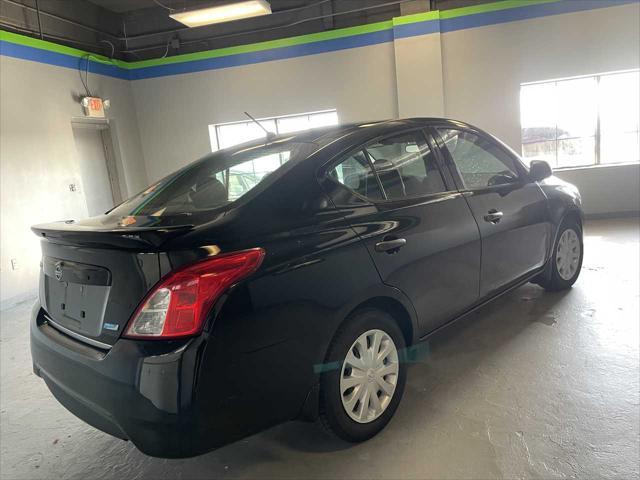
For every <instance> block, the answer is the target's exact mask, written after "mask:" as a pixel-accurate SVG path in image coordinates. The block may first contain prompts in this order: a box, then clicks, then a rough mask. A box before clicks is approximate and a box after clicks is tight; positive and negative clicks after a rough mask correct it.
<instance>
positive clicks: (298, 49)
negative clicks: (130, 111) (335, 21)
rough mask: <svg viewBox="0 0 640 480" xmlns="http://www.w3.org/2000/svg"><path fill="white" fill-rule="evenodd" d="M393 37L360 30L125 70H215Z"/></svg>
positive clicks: (149, 74)
mask: <svg viewBox="0 0 640 480" xmlns="http://www.w3.org/2000/svg"><path fill="white" fill-rule="evenodd" d="M391 41H393V31H392V30H382V31H379V32H371V33H364V34H361V35H355V36H353V37H345V38H336V39H332V40H323V41H321V42H316V43H306V44H302V45H294V46H291V47H281V48H274V49H271V50H264V51H261V52H250V53H240V54H237V55H229V56H226V57H217V58H207V59H205V60H194V61H192V62H183V63H173V64H168V65H158V66H153V67H145V68H139V69H133V70H130V71H129V74H130V77H131V79H132V80H139V79H143V78H154V77H163V76H166V75H179V74H181V73H193V72H202V71H205V70H217V69H219V68H229V67H237V66H240V65H250V64H253V63H261V62H269V61H271V60H284V59H287V58H295V57H303V56H307V55H316V54H318V53H326V52H335V51H338V50H346V49H350V48H357V47H366V46H369V45H376V44H380V43H387V42H391Z"/></svg>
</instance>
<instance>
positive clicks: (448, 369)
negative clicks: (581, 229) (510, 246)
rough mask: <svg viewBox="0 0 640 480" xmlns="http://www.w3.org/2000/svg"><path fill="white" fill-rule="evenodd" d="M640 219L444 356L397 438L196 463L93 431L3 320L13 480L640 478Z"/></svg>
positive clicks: (468, 331)
mask: <svg viewBox="0 0 640 480" xmlns="http://www.w3.org/2000/svg"><path fill="white" fill-rule="evenodd" d="M639 233H640V221H639V220H638V219H626V220H607V221H594V222H590V223H589V224H588V225H587V228H586V239H585V243H586V256H585V260H584V267H583V272H582V276H581V277H580V279H579V280H578V283H577V284H576V285H575V287H574V288H573V289H572V290H570V291H567V292H562V293H557V294H549V293H545V292H543V291H542V290H541V289H540V288H538V287H537V286H534V285H526V286H524V287H522V288H520V289H518V290H516V291H514V292H512V293H511V294H509V295H507V296H505V297H503V298H502V299H500V300H498V301H497V302H495V303H493V304H492V305H490V306H487V307H486V308H484V309H482V310H481V311H479V312H477V313H476V314H474V315H472V316H471V318H468V319H465V320H463V321H461V322H459V323H458V324H457V325H455V326H453V327H451V328H449V329H448V330H447V331H445V332H443V333H442V334H439V335H438V336H437V337H436V338H433V339H432V340H431V342H430V354H429V355H428V356H427V358H426V359H425V360H424V361H423V362H421V363H419V364H416V365H414V366H412V368H411V369H410V371H409V380H408V384H407V389H406V392H405V397H404V399H403V401H402V403H401V405H400V408H399V410H398V412H397V414H396V416H395V418H394V420H393V421H392V422H391V424H390V425H389V426H388V427H387V429H386V430H385V431H383V432H382V434H380V435H379V436H378V437H376V438H374V439H372V440H370V441H369V442H367V443H364V444H360V445H348V444H345V443H342V442H340V441H337V440H334V439H333V438H331V437H329V436H327V435H326V434H324V433H323V432H322V431H321V430H320V428H319V427H318V426H317V425H313V424H303V423H289V424H286V425H282V426H279V427H276V428H273V429H271V430H269V431H267V432H264V433H261V434H259V435H255V436H253V437H251V438H248V439H245V440H243V441H240V442H238V443H235V444H233V445H230V446H227V447H225V448H222V449H220V450H218V451H216V452H213V453H210V454H208V455H204V456H201V457H198V458H195V459H189V460H159V459H153V458H149V457H145V456H144V455H142V454H141V453H139V452H138V451H137V450H136V449H135V448H134V447H133V446H132V445H131V444H130V443H125V442H122V441H120V440H116V439H113V438H111V437H109V436H107V435H105V434H102V433H100V432H98V431H97V430H94V429H93V428H91V427H89V426H87V425H85V424H83V423H82V422H81V421H80V420H77V419H76V418H75V417H73V416H72V415H71V414H70V413H68V412H67V411H66V410H64V408H62V407H61V406H60V405H58V403H57V402H56V401H55V400H54V399H53V397H52V396H51V395H50V393H49V392H48V390H47V389H46V387H45V385H44V383H43V382H42V381H41V380H39V379H38V378H36V377H35V376H34V375H33V374H32V373H31V359H30V357H29V349H28V335H27V325H28V311H29V305H27V304H23V305H20V306H18V307H16V308H13V309H11V310H9V311H5V312H3V313H2V321H1V322H0V327H1V332H0V333H1V340H2V344H1V345H2V347H1V360H2V364H1V377H0V378H1V381H2V391H1V396H0V400H1V416H0V419H1V432H0V433H1V436H0V440H1V442H0V443H1V464H0V475H1V477H2V478H22V479H26V478H29V479H36V478H56V479H66V478H78V479H89V478H91V479H100V478H117V479H122V478H126V479H131V478H153V479H161V478H218V477H224V478H227V477H228V478H281V477H287V478H314V479H315V478H393V479H398V478H420V479H423V478H456V479H458V478H596V477H597V478H621V479H630V478H638V475H639V465H638V462H639V460H638V459H639V458H640V457H639V456H640V452H639V424H640V404H639V385H638V380H639V357H638V344H639V336H638V335H639V331H638V323H639V318H640V312H639V306H638V303H639V289H640V285H639V278H640V271H639V270H640V258H639V253H640V252H639V247H640V244H639Z"/></svg>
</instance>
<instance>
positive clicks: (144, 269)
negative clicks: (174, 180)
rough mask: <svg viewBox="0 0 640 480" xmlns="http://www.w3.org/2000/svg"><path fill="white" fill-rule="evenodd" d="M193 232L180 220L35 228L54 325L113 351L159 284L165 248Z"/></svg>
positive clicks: (44, 296)
mask: <svg viewBox="0 0 640 480" xmlns="http://www.w3.org/2000/svg"><path fill="white" fill-rule="evenodd" d="M151 223H155V225H151ZM191 229H192V226H191V225H185V224H180V223H179V222H178V221H176V219H175V218H174V219H171V218H166V219H162V220H159V219H157V218H154V219H149V218H137V217H131V218H130V219H129V220H124V221H123V219H122V218H121V219H119V220H114V219H110V218H109V216H102V217H96V218H91V219H87V220H83V221H81V222H72V221H67V222H55V223H50V224H44V225H36V226H34V227H32V230H33V231H34V232H35V233H36V234H37V235H38V236H40V237H41V238H42V240H41V245H42V262H41V272H40V285H39V294H40V302H41V305H42V308H43V309H44V310H45V313H46V316H47V317H48V319H49V321H50V323H51V324H52V326H53V327H57V328H58V329H59V330H61V331H63V332H64V333H66V334H68V335H70V336H72V337H75V338H77V339H79V340H81V341H84V342H85V343H88V344H91V345H94V346H97V347H101V348H109V346H111V345H113V344H114V343H115V342H116V341H117V339H118V338H119V337H120V335H121V333H122V331H123V329H124V328H125V326H126V324H127V322H128V320H129V318H130V317H131V315H132V314H133V312H134V311H135V309H136V307H137V306H138V304H139V303H140V301H142V299H143V298H144V296H145V295H146V294H147V292H148V291H149V290H150V289H151V288H152V287H153V286H154V285H155V284H156V283H157V282H158V281H159V280H160V275H161V274H160V258H159V256H160V253H159V252H160V247H161V246H162V244H163V243H164V242H165V241H166V240H168V239H170V238H175V237H176V236H178V235H180V234H182V233H185V232H187V231H190V230H191Z"/></svg>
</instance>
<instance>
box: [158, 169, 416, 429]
mask: <svg viewBox="0 0 640 480" xmlns="http://www.w3.org/2000/svg"><path fill="white" fill-rule="evenodd" d="M282 181H284V182H285V183H284V187H283V188H280V189H270V190H269V191H265V192H264V193H263V194H262V195H261V197H260V201H259V202H254V203H252V204H251V205H247V206H245V207H244V208H243V209H241V210H237V211H232V212H230V213H229V214H228V218H227V223H225V222H221V223H218V224H217V225H216V227H215V228H211V229H210V230H202V231H200V232H197V231H196V232H193V233H192V234H189V235H188V236H185V237H183V238H181V239H180V243H178V242H176V243H174V245H173V247H174V248H172V249H170V250H169V251H168V252H167V254H166V259H165V261H162V262H161V264H165V267H164V268H165V269H171V268H176V267H177V266H179V265H182V264H185V263H189V262H192V261H193V260H194V259H197V258H199V257H204V256H206V255H207V254H210V253H211V252H217V251H221V252H228V251H235V250H241V249H245V248H254V247H261V248H263V249H264V250H265V252H266V255H265V259H264V261H263V264H262V266H261V267H260V269H259V271H258V272H257V273H256V274H254V275H253V276H252V277H251V278H249V279H247V280H246V281H244V282H241V283H240V284H238V285H236V286H235V287H234V288H233V289H232V290H231V291H230V292H229V293H228V295H226V296H225V298H223V299H221V301H220V302H218V304H217V305H216V308H215V311H214V312H213V313H212V315H211V319H210V322H209V325H208V331H209V334H210V341H209V342H207V344H206V345H205V346H204V348H203V351H202V357H201V361H200V364H199V372H198V378H197V383H196V392H195V395H194V398H195V403H194V408H195V409H196V412H197V415H196V416H197V417H198V418H202V419H203V420H204V422H203V424H204V425H206V428H211V429H215V428H216V425H220V422H221V421H222V422H224V421H231V420H229V419H232V421H233V425H234V426H233V429H232V430H233V431H234V432H235V433H234V437H235V438H240V437H243V436H246V435H249V434H251V433H254V432H256V431H259V430H261V429H264V428H267V427H269V426H271V425H274V424H276V423H279V422H281V421H284V420H289V419H293V418H296V417H298V416H299V415H300V413H301V410H302V409H303V405H304V404H305V402H306V401H307V397H308V396H309V395H310V394H313V390H314V386H315V385H316V384H317V383H318V380H319V374H320V371H322V370H323V369H325V368H331V367H330V366H329V367H327V366H324V365H323V362H324V358H325V355H326V352H327V348H328V346H329V343H330V341H331V339H332V337H333V335H334V334H335V332H336V330H337V329H338V326H339V325H340V323H341V322H343V321H344V320H345V318H346V317H347V316H348V314H349V313H350V312H351V311H352V310H353V309H355V308H356V307H357V306H358V305H360V304H361V303H363V302H366V301H367V300H370V299H372V298H378V297H387V298H390V299H392V300H393V301H395V302H397V303H399V304H400V305H402V306H403V308H404V309H405V310H406V311H407V312H408V314H409V316H410V318H411V319H412V322H415V321H416V318H415V312H414V311H413V307H412V306H411V303H410V302H409V301H408V299H407V298H406V297H405V296H404V295H403V294H402V293H401V292H399V291H398V290H397V289H394V288H393V287H388V286H385V285H383V284H382V282H381V280H380V276H379V274H378V272H377V270H376V268H375V266H374V264H373V262H372V260H371V257H370V256H369V253H368V251H367V249H366V247H365V246H364V245H363V243H362V242H361V240H360V239H359V237H358V236H357V234H356V233H355V232H354V231H353V229H352V228H351V227H350V226H349V225H348V224H347V223H346V221H345V219H344V218H343V217H342V216H341V215H340V214H339V213H337V212H336V211H335V210H334V209H333V208H332V207H331V206H330V204H329V202H328V201H327V199H326V197H325V195H324V192H323V191H322V190H321V189H320V187H319V185H318V184H317V182H316V181H315V178H314V170H313V169H307V170H306V172H305V171H302V172H300V171H298V172H296V174H295V175H292V176H291V178H288V179H287V178H283V179H282ZM189 236H190V237H191V238H186V237H189ZM188 244H191V245H198V246H197V247H196V248H187V245H188ZM207 252H209V253H207ZM312 403H313V401H312ZM218 411H224V412H226V413H225V418H226V419H227V420H225V419H221V418H220V416H219V415H218V414H217V413H216V412H218ZM312 415H313V414H312Z"/></svg>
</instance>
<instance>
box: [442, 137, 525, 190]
mask: <svg viewBox="0 0 640 480" xmlns="http://www.w3.org/2000/svg"><path fill="white" fill-rule="evenodd" d="M438 132H439V133H440V136H441V137H442V140H443V141H444V143H445V145H446V146H447V150H449V153H450V154H451V157H452V159H453V162H454V164H455V166H456V168H457V169H458V173H459V174H460V177H461V178H462V181H463V182H464V186H465V187H466V188H481V187H490V186H493V185H502V184H506V183H514V182H517V180H518V173H517V172H518V170H517V168H516V166H515V162H514V160H513V158H511V156H509V155H508V154H507V153H506V152H505V151H504V150H502V149H501V148H500V147H499V146H498V145H496V144H495V143H493V142H491V141H490V140H488V139H485V138H483V137H480V136H478V135H476V134H474V133H471V132H466V131H461V130H454V129H449V128H439V129H438Z"/></svg>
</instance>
